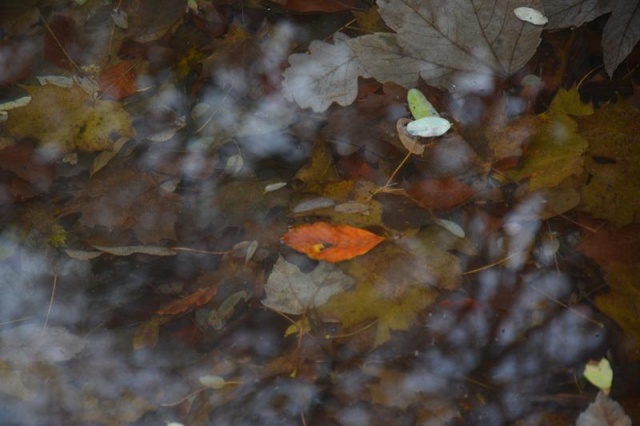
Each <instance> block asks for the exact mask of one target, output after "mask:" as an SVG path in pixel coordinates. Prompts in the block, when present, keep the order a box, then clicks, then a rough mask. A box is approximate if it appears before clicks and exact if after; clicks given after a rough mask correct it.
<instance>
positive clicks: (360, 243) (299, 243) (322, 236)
mask: <svg viewBox="0 0 640 426" xmlns="http://www.w3.org/2000/svg"><path fill="white" fill-rule="evenodd" d="M282 241H283V242H284V243H285V244H287V245H288V246H289V247H291V248H293V249H295V250H297V251H299V252H302V253H304V254H306V255H307V256H309V257H310V258H312V259H317V260H326V261H327V262H341V261H343V260H348V259H351V258H354V257H356V256H360V255H362V254H364V253H366V252H368V251H369V250H371V249H372V248H374V247H375V246H377V245H378V244H380V243H381V242H382V241H384V238H383V237H380V236H379V235H376V234H373V233H371V232H369V231H365V230H363V229H360V228H354V227H352V226H348V225H331V224H329V223H326V222H316V223H313V224H309V225H300V226H297V227H294V228H291V229H289V230H288V231H287V232H286V233H285V234H284V236H283V237H282Z"/></svg>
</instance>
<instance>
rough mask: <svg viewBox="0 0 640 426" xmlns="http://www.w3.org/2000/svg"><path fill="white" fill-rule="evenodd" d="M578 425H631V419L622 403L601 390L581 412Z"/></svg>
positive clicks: (577, 421)
mask: <svg viewBox="0 0 640 426" xmlns="http://www.w3.org/2000/svg"><path fill="white" fill-rule="evenodd" d="M576 426H631V419H630V418H629V416H627V415H626V414H625V412H624V409H623V408H622V407H621V406H620V404H618V403H617V402H615V401H614V400H612V399H611V398H609V397H608V396H607V395H605V394H604V393H603V392H599V393H598V396H597V397H596V400H595V401H593V402H592V403H591V404H589V406H588V407H587V409H586V410H585V411H584V412H582V413H581V414H580V417H578V420H576Z"/></svg>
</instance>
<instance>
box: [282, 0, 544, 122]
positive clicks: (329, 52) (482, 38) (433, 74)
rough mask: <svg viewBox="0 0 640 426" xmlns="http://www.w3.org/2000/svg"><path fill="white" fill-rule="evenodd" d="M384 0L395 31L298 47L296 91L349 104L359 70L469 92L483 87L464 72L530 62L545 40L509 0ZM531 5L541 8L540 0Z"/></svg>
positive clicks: (309, 99)
mask: <svg viewBox="0 0 640 426" xmlns="http://www.w3.org/2000/svg"><path fill="white" fill-rule="evenodd" d="M377 3H378V6H379V13H380V16H382V18H383V19H384V20H385V22H386V24H387V25H388V26H389V27H390V28H392V29H393V30H394V31H396V33H395V34H393V33H375V34H370V35H365V36H362V37H358V38H354V39H351V40H345V39H344V38H342V37H341V39H340V42H338V40H337V39H336V43H335V45H334V46H333V47H331V46H328V45H326V44H325V43H321V42H317V41H316V42H313V43H312V45H311V47H310V52H311V55H308V56H306V57H305V56H301V55H299V54H298V55H292V56H291V57H290V59H289V62H290V64H291V67H290V68H289V69H288V70H287V71H286V72H285V77H286V78H285V81H284V88H285V91H286V92H287V93H288V96H289V97H290V98H291V99H294V100H296V102H298V104H299V105H300V106H302V107H311V108H313V109H314V110H316V111H323V110H325V109H326V108H327V107H328V106H329V105H330V104H331V102H337V103H339V104H340V105H346V104H349V103H351V102H353V100H354V99H355V84H356V78H357V77H358V76H362V77H374V78H375V79H377V80H378V81H380V82H387V81H392V82H394V83H398V84H400V85H402V86H404V87H407V88H408V87H414V86H415V85H416V83H417V81H418V77H422V78H423V79H424V80H425V81H426V82H427V83H429V84H430V85H433V86H437V87H441V88H447V89H450V90H451V91H454V92H455V91H462V92H464V91H468V90H469V89H477V87H476V88H470V87H468V86H467V84H462V81H463V78H464V77H469V76H474V77H475V78H474V79H472V80H474V81H486V79H487V78H491V76H492V75H494V74H498V75H500V76H503V77H506V76H508V75H510V74H512V73H514V72H515V71H517V70H518V69H520V68H521V67H522V66H524V64H525V63H526V62H527V61H528V60H529V58H531V56H532V55H533V54H534V52H535V50H536V48H537V47H538V44H539V43H540V33H541V31H542V30H541V28H540V27H536V26H534V25H530V24H528V23H524V22H522V21H520V20H518V18H516V16H515V15H514V14H513V4H512V3H511V2H509V1H507V0H497V1H489V2H486V1H479V0H474V1H467V0H456V1H447V2H440V1H438V0H378V2H377ZM528 6H531V7H533V8H536V9H539V10H542V4H541V2H540V1H539V0H532V1H530V2H528ZM327 46H328V47H327ZM294 76H297V77H296V78H293V77H294ZM302 76H306V77H304V78H303V77H302Z"/></svg>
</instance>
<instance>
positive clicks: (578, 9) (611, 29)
mask: <svg viewBox="0 0 640 426" xmlns="http://www.w3.org/2000/svg"><path fill="white" fill-rule="evenodd" d="M543 3H544V11H545V14H546V15H547V17H548V18H549V24H548V25H547V26H546V29H556V28H568V27H579V26H580V25H582V24H584V23H585V22H589V21H592V20H594V19H595V18H597V17H598V16H601V15H604V14H606V13H610V12H611V16H610V17H609V19H608V20H607V23H606V25H605V26H604V29H603V31H602V52H603V60H604V67H605V70H606V71H607V74H609V77H613V72H614V71H615V70H616V68H618V65H620V63H621V62H622V61H623V60H624V59H625V58H626V57H627V56H628V55H629V53H631V51H632V50H633V48H634V46H635V45H636V44H637V43H638V40H640V7H639V6H640V3H638V2H637V1H636V2H634V1H617V2H616V1H602V0H544V1H543Z"/></svg>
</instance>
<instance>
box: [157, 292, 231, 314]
mask: <svg viewBox="0 0 640 426" xmlns="http://www.w3.org/2000/svg"><path fill="white" fill-rule="evenodd" d="M218 288H219V287H218V286H215V285H214V286H211V287H206V288H201V289H200V290H197V291H195V292H194V293H191V294H190V295H188V296H186V297H183V298H182V299H178V300H175V301H173V302H171V303H169V304H168V305H166V306H164V307H162V308H160V309H158V311H157V312H156V314H158V315H180V314H183V313H185V312H187V311H192V310H194V309H196V308H199V307H200V306H202V305H204V304H206V303H208V302H209V301H210V300H211V299H212V298H213V296H215V295H216V293H217V292H218Z"/></svg>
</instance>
